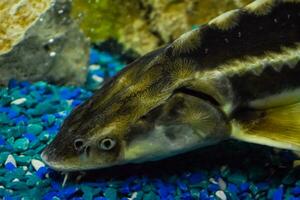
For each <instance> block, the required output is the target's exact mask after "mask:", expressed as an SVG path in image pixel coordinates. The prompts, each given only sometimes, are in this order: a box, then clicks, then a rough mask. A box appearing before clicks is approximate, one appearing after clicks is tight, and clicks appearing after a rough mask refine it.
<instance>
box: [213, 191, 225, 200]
mask: <svg viewBox="0 0 300 200" xmlns="http://www.w3.org/2000/svg"><path fill="white" fill-rule="evenodd" d="M216 196H217V197H218V198H220V199H221V200H227V197H226V194H225V193H224V191H222V190H218V191H216Z"/></svg>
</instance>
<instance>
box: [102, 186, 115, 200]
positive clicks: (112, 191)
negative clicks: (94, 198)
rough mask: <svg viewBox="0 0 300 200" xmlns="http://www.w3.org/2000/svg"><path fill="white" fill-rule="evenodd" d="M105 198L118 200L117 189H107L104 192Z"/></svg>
mask: <svg viewBox="0 0 300 200" xmlns="http://www.w3.org/2000/svg"><path fill="white" fill-rule="evenodd" d="M104 197H106V198H107V199H110V200H115V199H117V198H118V196H117V190H116V189H115V188H107V189H106V190H105V191H104Z"/></svg>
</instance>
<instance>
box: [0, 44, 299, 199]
mask: <svg viewBox="0 0 300 200" xmlns="http://www.w3.org/2000/svg"><path fill="white" fill-rule="evenodd" d="M90 55H91V59H90V64H91V67H90V70H89V73H88V75H87V84H86V85H85V86H83V87H66V86H55V85H51V84H48V83H46V82H36V83H29V82H26V81H17V80H11V81H10V82H9V84H8V87H2V88H1V90H0V96H1V98H0V111H1V114H0V124H1V126H0V133H1V136H0V164H1V165H0V166H1V167H0V185H1V186H0V196H1V198H3V199H47V200H50V199H74V200H75V199H84V200H89V199H90V200H91V199H96V200H114V199H123V200H125V199H137V200H138V199H144V200H155V199H184V200H188V199H233V200H237V199H274V200H277V199H278V200H279V199H299V198H300V173H299V170H297V169H295V168H293V161H294V160H295V157H294V156H293V155H292V153H290V152H288V151H276V150H274V149H272V148H268V147H263V146H260V145H254V144H247V143H243V142H237V141H226V142H223V143H221V144H218V145H215V146H212V147H208V148H204V149H200V150H198V151H194V152H191V153H188V154H185V155H180V156H177V157H175V158H169V159H166V160H163V161H157V162H153V163H152V162H148V163H145V164H139V165H126V166H120V167H114V168H110V169H104V170H98V171H97V170H95V171H87V172H86V173H85V174H84V175H83V174H81V173H75V172H74V173H70V174H69V177H68V179H67V180H66V182H65V183H64V186H63V182H64V178H65V175H64V174H62V173H60V172H56V171H53V170H51V169H49V168H48V167H47V166H46V165H45V164H44V163H43V162H42V161H41V158H40V153H41V151H42V150H43V149H44V147H45V145H46V144H48V143H49V142H50V141H51V140H52V139H53V138H54V136H55V135H56V134H57V132H58V130H59V128H60V126H61V124H62V122H63V120H64V118H65V117H66V116H67V115H68V114H69V113H70V111H71V110H72V109H73V108H74V107H76V106H77V105H79V104H80V103H82V102H83V101H85V100H86V99H88V98H89V97H90V96H91V95H92V94H93V90H89V89H87V88H90V89H93V88H95V87H97V86H96V85H97V84H100V83H101V81H100V82H99V80H101V78H102V79H105V78H106V76H113V75H114V74H115V73H116V71H118V70H119V69H121V68H122V67H123V66H124V63H123V62H122V61H120V60H118V56H117V55H110V54H109V53H106V52H99V51H98V50H96V49H92V50H91V54H90ZM97 66H98V67H97ZM99 66H101V68H99ZM95 76H97V77H98V78H95ZM93 77H94V78H93ZM99 77H100V78H99ZM80 177H81V178H80Z"/></svg>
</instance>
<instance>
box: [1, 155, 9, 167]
mask: <svg viewBox="0 0 300 200" xmlns="http://www.w3.org/2000/svg"><path fill="white" fill-rule="evenodd" d="M9 154H10V153H9V152H0V165H2V164H4V162H5V161H6V158H7V156H8V155H9Z"/></svg>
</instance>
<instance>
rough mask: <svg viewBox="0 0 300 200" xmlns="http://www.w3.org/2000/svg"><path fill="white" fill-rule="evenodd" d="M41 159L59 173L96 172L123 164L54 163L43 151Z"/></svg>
mask: <svg viewBox="0 0 300 200" xmlns="http://www.w3.org/2000/svg"><path fill="white" fill-rule="evenodd" d="M41 159H42V161H43V162H44V163H45V164H46V165H47V166H48V167H49V168H51V169H53V170H55V171H60V172H75V171H88V170H96V169H104V168H108V167H112V166H116V165H122V164H124V163H112V164H107V165H101V166H99V165H89V166H87V165H85V164H82V165H76V166H74V165H70V164H69V163H67V162H65V163H63V162H56V161H51V160H49V157H48V155H47V153H46V152H45V151H43V152H42V153H41Z"/></svg>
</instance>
